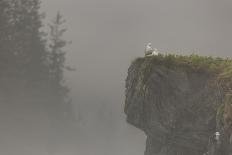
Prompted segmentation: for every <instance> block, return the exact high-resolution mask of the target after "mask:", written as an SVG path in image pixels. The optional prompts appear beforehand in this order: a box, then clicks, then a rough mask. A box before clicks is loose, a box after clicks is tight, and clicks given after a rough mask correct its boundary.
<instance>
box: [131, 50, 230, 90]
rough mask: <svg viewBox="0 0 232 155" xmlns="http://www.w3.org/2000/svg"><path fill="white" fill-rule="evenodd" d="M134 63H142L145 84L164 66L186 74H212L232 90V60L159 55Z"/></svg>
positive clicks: (137, 60)
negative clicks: (157, 68)
mask: <svg viewBox="0 0 232 155" xmlns="http://www.w3.org/2000/svg"><path fill="white" fill-rule="evenodd" d="M133 63H141V65H140V69H139V70H140V75H141V77H140V80H141V82H142V83H143V84H144V83H145V81H146V80H147V78H148V77H149V75H150V72H151V71H152V68H153V67H154V66H156V65H162V66H165V67H167V68H173V69H175V68H178V69H183V70H184V71H186V72H190V73H191V72H204V73H208V74H212V76H214V77H215V80H216V81H217V82H218V83H220V84H221V85H223V88H225V89H229V88H232V60H231V59H222V58H219V57H216V58H215V57H206V56H199V55H194V54H193V55H190V56H183V55H174V54H167V55H163V54H159V55H157V56H147V57H143V58H137V59H136V60H135V61H134V62H133Z"/></svg>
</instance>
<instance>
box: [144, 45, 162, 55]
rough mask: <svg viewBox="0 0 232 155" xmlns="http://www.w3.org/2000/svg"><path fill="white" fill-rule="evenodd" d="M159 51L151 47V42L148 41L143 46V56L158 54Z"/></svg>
mask: <svg viewBox="0 0 232 155" xmlns="http://www.w3.org/2000/svg"><path fill="white" fill-rule="evenodd" d="M158 54H159V52H158V50H157V49H153V48H152V47H151V43H148V44H147V45H146V48H145V56H155V55H158Z"/></svg>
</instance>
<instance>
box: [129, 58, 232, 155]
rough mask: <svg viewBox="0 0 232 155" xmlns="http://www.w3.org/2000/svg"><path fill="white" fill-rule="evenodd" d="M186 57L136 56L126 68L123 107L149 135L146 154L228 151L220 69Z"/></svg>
mask: <svg viewBox="0 0 232 155" xmlns="http://www.w3.org/2000/svg"><path fill="white" fill-rule="evenodd" d="M188 59H191V58H188V57H187V58H186V57H184V58H176V57H175V56H172V57H169V56H154V57H145V58H139V59H137V60H135V61H134V62H133V63H132V64H131V66H130V68H129V70H128V77H127V79H126V99H125V113H126V115H127V122H128V123H130V124H132V125H134V126H135V127H137V128H139V129H141V130H143V131H144V133H145V134H146V135H147V141H146V150H145V153H144V154H145V155H203V154H208V155H230V150H229V149H228V148H230V147H231V146H230V143H229V141H230V140H229V139H228V138H227V137H228V135H227V136H225V135H226V133H228V132H226V131H224V128H223V125H224V123H223V118H222V116H223V108H224V107H225V106H222V105H223V102H224V96H225V93H226V91H225V89H224V88H223V86H222V85H221V84H220V83H219V82H218V80H217V75H218V74H219V72H216V69H215V71H212V70H210V69H209V66H205V65H203V67H202V66H200V65H199V62H196V63H195V62H194V61H192V59H191V60H188ZM186 60H188V61H186ZM219 109H221V110H222V111H219ZM220 112H221V114H218V113H220ZM217 117H218V118H217ZM216 131H220V133H221V134H222V136H221V141H220V142H216V141H215V139H214V133H215V132H216ZM223 137H224V138H223Z"/></svg>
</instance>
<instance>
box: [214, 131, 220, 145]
mask: <svg viewBox="0 0 232 155" xmlns="http://www.w3.org/2000/svg"><path fill="white" fill-rule="evenodd" d="M215 140H216V141H217V144H219V143H220V141H219V140H220V132H216V133H215Z"/></svg>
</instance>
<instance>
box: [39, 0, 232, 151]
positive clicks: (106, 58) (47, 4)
mask: <svg viewBox="0 0 232 155" xmlns="http://www.w3.org/2000/svg"><path fill="white" fill-rule="evenodd" d="M42 10H43V11H45V12H46V14H47V18H46V22H48V21H49V20H50V19H51V18H52V17H54V16H55V13H56V12H57V11H58V10H60V12H61V13H62V14H63V15H64V17H65V19H66V20H67V23H66V27H67V29H68V32H67V33H66V35H65V38H66V39H67V40H72V42H73V43H72V44H71V45H69V46H68V47H67V50H68V51H69V53H68V55H67V63H68V64H70V65H71V66H73V67H75V68H76V69H77V71H76V72H67V74H66V79H67V84H68V85H69V87H70V88H71V89H72V92H71V97H72V99H73V103H74V105H75V111H76V115H77V117H80V118H81V119H80V122H81V123H80V128H81V130H80V131H78V133H79V134H80V135H82V136H81V138H80V139H79V140H78V142H77V150H78V154H80V155H109V154H110V155H119V154H120V155H132V154H133V155H141V154H143V151H144V147H145V138H146V137H145V135H144V134H143V133H142V132H141V131H139V130H137V129H135V128H134V127H131V126H130V125H127V124H126V122H125V116H124V114H123V102H124V90H125V89H124V81H125V78H126V75H127V73H126V72H127V68H128V67H129V64H130V62H131V61H132V60H133V59H134V58H136V57H138V56H143V50H144V46H145V44H146V43H147V42H151V43H153V47H155V48H157V49H159V50H160V51H161V52H163V53H166V52H167V53H178V54H192V53H196V54H200V55H210V56H222V57H230V56H231V55H232V54H231V47H232V31H231V28H232V20H231V15H232V1H231V0H220V1H219V0H42ZM69 151H71V150H69ZM71 152H72V151H71Z"/></svg>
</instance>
